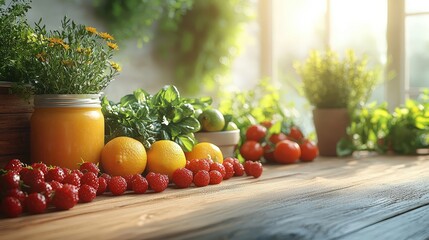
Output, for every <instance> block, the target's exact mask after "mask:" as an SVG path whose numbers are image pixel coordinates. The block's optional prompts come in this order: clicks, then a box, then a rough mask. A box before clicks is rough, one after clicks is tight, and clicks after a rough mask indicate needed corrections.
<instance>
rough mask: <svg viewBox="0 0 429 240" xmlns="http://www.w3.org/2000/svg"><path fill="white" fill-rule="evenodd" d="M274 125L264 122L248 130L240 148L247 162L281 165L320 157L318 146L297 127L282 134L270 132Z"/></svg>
mask: <svg viewBox="0 0 429 240" xmlns="http://www.w3.org/2000/svg"><path fill="white" fill-rule="evenodd" d="M271 126H272V124H270V123H268V122H264V123H261V124H254V125H251V126H250V127H249V128H247V130H246V138H245V139H244V141H243V143H242V145H241V146H240V154H241V156H242V157H243V158H244V159H245V160H251V161H259V160H261V159H262V158H263V159H265V160H266V161H267V162H277V163H281V164H290V163H296V162H297V161H298V160H300V161H302V162H310V161H313V160H314V159H315V158H316V157H317V156H318V155H319V149H318V147H317V145H315V144H314V143H313V142H311V141H310V140H309V139H307V138H306V137H305V136H304V134H303V133H302V131H301V130H300V129H299V127H297V126H291V127H289V128H288V129H286V130H284V131H280V132H273V131H270V128H271Z"/></svg>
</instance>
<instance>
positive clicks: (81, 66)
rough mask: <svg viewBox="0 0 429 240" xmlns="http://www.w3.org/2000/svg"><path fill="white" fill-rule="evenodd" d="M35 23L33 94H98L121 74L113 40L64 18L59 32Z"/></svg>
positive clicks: (108, 36) (32, 63)
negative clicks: (114, 60)
mask: <svg viewBox="0 0 429 240" xmlns="http://www.w3.org/2000/svg"><path fill="white" fill-rule="evenodd" d="M40 22H41V21H39V23H36V27H35V29H34V31H35V32H34V35H33V36H32V43H31V44H33V46H34V49H35V51H36V52H35V55H34V56H33V57H32V58H31V59H29V62H28V66H30V67H31V68H33V69H34V70H35V73H36V74H35V76H33V78H30V84H31V86H32V88H33V91H34V93H35V94H93V93H100V92H101V91H102V90H103V89H104V88H105V87H107V85H108V84H109V83H110V82H111V81H112V80H113V77H114V76H116V75H117V74H118V72H119V71H120V70H121V68H120V66H119V65H118V64H117V63H115V62H113V61H112V60H111V59H112V57H113V52H114V51H116V50H118V45H117V44H116V43H115V40H114V38H113V37H112V36H111V35H110V34H108V33H105V32H97V30H96V29H95V28H93V27H89V26H84V25H80V24H76V23H75V22H74V21H71V20H70V19H68V18H67V17H64V19H63V21H62V27H61V29H60V30H54V31H49V32H47V30H46V29H45V26H41V25H40Z"/></svg>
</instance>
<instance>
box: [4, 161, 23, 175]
mask: <svg viewBox="0 0 429 240" xmlns="http://www.w3.org/2000/svg"><path fill="white" fill-rule="evenodd" d="M22 167H23V164H22V162H21V161H20V160H19V159H12V160H10V161H9V162H7V164H6V166H5V167H4V170H7V171H15V172H17V173H19V172H20V171H21V170H22Z"/></svg>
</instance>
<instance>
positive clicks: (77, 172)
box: [71, 169, 83, 178]
mask: <svg viewBox="0 0 429 240" xmlns="http://www.w3.org/2000/svg"><path fill="white" fill-rule="evenodd" d="M71 172H72V173H76V174H77V175H78V176H79V178H81V177H82V176H83V172H82V171H80V170H79V169H73V170H71Z"/></svg>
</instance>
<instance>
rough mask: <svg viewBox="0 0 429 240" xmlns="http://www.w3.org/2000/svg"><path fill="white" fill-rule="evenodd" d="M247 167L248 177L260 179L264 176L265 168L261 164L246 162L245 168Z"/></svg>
mask: <svg viewBox="0 0 429 240" xmlns="http://www.w3.org/2000/svg"><path fill="white" fill-rule="evenodd" d="M247 162H249V163H247ZM246 167H247V169H246V174H247V175H248V176H253V177H254V178H258V177H260V176H261V175H262V171H263V168H262V164H261V163H260V162H253V161H246V164H245V168H246Z"/></svg>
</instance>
